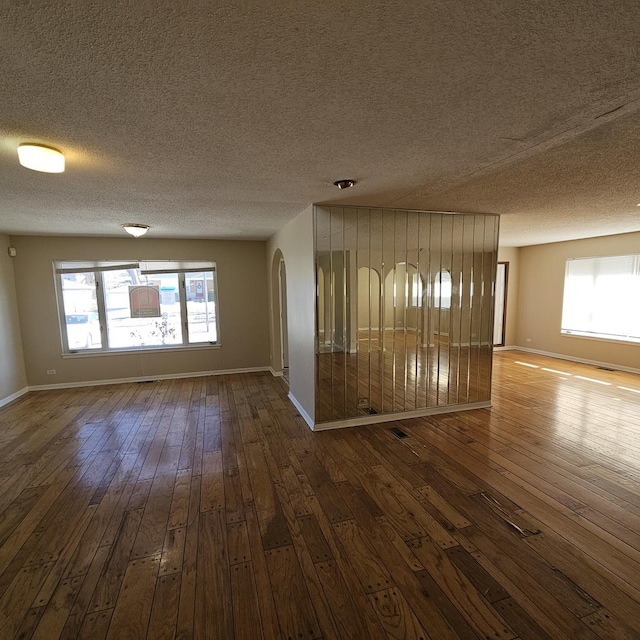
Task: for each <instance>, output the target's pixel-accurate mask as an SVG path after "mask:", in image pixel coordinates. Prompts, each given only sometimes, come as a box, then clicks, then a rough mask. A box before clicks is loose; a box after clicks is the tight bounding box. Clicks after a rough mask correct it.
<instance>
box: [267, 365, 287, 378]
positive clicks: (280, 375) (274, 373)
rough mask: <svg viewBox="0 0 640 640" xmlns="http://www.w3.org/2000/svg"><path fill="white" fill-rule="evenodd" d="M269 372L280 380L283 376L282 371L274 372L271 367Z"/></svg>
mask: <svg viewBox="0 0 640 640" xmlns="http://www.w3.org/2000/svg"><path fill="white" fill-rule="evenodd" d="M269 371H270V372H271V375H272V376H273V377H274V378H282V376H283V375H284V373H283V372H282V371H276V370H275V369H274V368H273V367H269Z"/></svg>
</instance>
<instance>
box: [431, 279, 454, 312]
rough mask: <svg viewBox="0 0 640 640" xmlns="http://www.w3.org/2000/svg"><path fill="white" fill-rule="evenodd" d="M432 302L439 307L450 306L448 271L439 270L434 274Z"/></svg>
mask: <svg viewBox="0 0 640 640" xmlns="http://www.w3.org/2000/svg"><path fill="white" fill-rule="evenodd" d="M433 295H434V298H435V300H434V303H435V306H436V307H440V308H441V309H449V308H450V307H451V274H450V273H449V272H448V271H440V272H439V273H438V274H437V275H436V281H435V282H434V285H433Z"/></svg>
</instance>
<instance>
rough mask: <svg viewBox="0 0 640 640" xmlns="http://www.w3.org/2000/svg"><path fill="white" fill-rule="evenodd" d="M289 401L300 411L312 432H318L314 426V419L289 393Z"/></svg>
mask: <svg viewBox="0 0 640 640" xmlns="http://www.w3.org/2000/svg"><path fill="white" fill-rule="evenodd" d="M288 398H289V400H291V404H293V406H294V407H295V408H296V409H297V410H298V413H299V414H300V415H301V416H302V418H303V420H304V421H305V422H306V423H307V425H309V429H311V431H316V428H315V426H314V422H313V418H312V417H311V416H310V415H309V414H308V413H307V412H306V411H305V410H304V409H303V407H302V405H301V404H300V403H299V402H298V400H297V398H296V397H295V396H294V395H293V393H291V391H289V394H288Z"/></svg>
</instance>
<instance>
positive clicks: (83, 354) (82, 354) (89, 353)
mask: <svg viewBox="0 0 640 640" xmlns="http://www.w3.org/2000/svg"><path fill="white" fill-rule="evenodd" d="M221 346H222V345H221V344H220V343H219V342H218V343H216V344H208V343H206V344H192V345H184V344H181V345H176V346H175V347H147V348H141V349H110V350H108V351H107V350H101V349H91V350H89V349H87V350H83V351H78V353H63V354H61V356H62V358H65V359H66V358H93V357H95V356H121V355H124V356H130V355H135V354H136V353H138V354H140V353H172V352H173V351H206V350H209V349H220V347H221Z"/></svg>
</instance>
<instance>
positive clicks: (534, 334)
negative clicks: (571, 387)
mask: <svg viewBox="0 0 640 640" xmlns="http://www.w3.org/2000/svg"><path fill="white" fill-rule="evenodd" d="M639 251H640V232H637V233H625V234H621V235H615V236H605V237H602V238H590V239H586V240H574V241H571V242H557V243H553V244H545V245H536V246H532V247H522V248H521V249H520V278H519V305H518V321H517V322H518V328H517V338H516V344H518V345H519V346H523V347H529V348H532V349H538V350H540V351H547V352H551V353H558V354H562V355H567V356H570V357H573V358H581V359H584V360H593V361H597V362H604V363H610V364H615V365H619V366H624V367H631V368H635V369H638V368H640V345H638V344H623V343H617V342H612V341H602V340H593V339H589V338H581V337H569V336H562V335H560V322H561V319H562V295H563V287H564V273H565V263H566V260H567V258H581V257H582V258H586V257H592V256H606V255H623V254H626V253H638V252H639ZM527 338H530V339H531V342H527Z"/></svg>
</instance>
